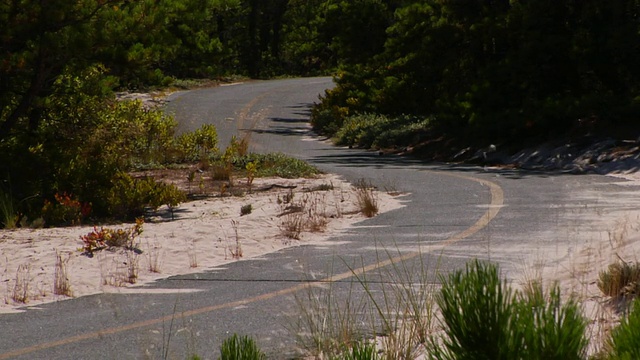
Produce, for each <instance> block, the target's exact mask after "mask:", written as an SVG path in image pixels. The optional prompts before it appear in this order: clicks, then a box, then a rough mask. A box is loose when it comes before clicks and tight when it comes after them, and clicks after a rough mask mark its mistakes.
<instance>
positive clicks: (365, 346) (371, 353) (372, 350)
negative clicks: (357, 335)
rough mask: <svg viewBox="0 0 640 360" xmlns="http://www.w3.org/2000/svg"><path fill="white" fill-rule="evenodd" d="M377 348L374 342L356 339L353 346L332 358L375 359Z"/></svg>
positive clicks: (376, 357) (337, 359)
mask: <svg viewBox="0 0 640 360" xmlns="http://www.w3.org/2000/svg"><path fill="white" fill-rule="evenodd" d="M377 359H378V350H377V349H376V345H375V343H371V342H368V341H358V342H356V343H355V344H353V346H352V347H351V348H350V349H349V350H347V351H345V352H343V353H342V354H340V355H339V356H337V357H335V358H333V360H377Z"/></svg>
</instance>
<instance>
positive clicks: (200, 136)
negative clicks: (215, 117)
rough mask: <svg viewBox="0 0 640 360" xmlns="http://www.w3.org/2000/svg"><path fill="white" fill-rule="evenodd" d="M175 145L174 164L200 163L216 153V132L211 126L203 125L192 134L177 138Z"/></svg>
mask: <svg viewBox="0 0 640 360" xmlns="http://www.w3.org/2000/svg"><path fill="white" fill-rule="evenodd" d="M175 143H176V152H177V157H176V159H174V160H175V161H176V162H191V161H202V160H203V159H208V158H209V157H211V156H213V155H214V154H216V153H217V152H218V132H217V130H216V127H215V126H214V125H213V124H204V125H202V127H200V128H199V129H197V130H195V131H193V132H189V133H184V134H182V135H180V136H178V137H177V138H176V140H175Z"/></svg>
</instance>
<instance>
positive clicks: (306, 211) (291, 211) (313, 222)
mask: <svg viewBox="0 0 640 360" xmlns="http://www.w3.org/2000/svg"><path fill="white" fill-rule="evenodd" d="M277 202H278V204H279V205H280V215H278V217H280V218H281V219H282V220H281V221H280V224H279V227H280V233H281V234H282V235H283V236H285V237H286V238H289V239H295V240H300V239H301V236H302V233H303V232H304V231H310V232H322V231H324V230H325V229H326V227H327V224H328V223H329V221H328V220H327V215H326V207H327V205H326V204H327V199H326V195H325V194H323V193H318V192H310V193H306V194H304V195H303V196H302V198H301V199H300V200H299V201H294V196H293V193H292V192H289V193H288V194H285V195H284V196H283V197H282V198H280V196H278V198H277Z"/></svg>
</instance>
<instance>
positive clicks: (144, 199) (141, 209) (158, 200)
mask: <svg viewBox="0 0 640 360" xmlns="http://www.w3.org/2000/svg"><path fill="white" fill-rule="evenodd" d="M105 198H106V205H107V207H108V209H109V214H110V215H111V216H113V217H115V218H117V219H124V220H127V219H129V220H131V219H135V218H137V217H141V216H144V215H145V211H146V210H147V209H151V210H156V209H157V208H159V207H160V206H162V205H167V206H169V207H175V206H178V205H179V204H180V203H181V202H184V201H185V200H186V195H185V194H184V193H183V192H182V191H180V190H179V189H178V188H176V187H175V185H172V184H165V183H161V182H157V181H155V180H154V179H151V178H143V179H135V178H132V177H131V176H130V175H128V174H126V173H120V174H118V175H117V176H116V177H115V179H114V181H113V186H112V187H111V188H110V189H109V190H108V193H107V196H106V197H105Z"/></svg>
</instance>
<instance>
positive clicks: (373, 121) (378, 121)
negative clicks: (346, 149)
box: [335, 114, 429, 148]
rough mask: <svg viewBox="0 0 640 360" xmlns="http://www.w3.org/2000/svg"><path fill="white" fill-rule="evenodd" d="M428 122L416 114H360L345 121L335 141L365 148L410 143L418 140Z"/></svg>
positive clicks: (339, 143)
mask: <svg viewBox="0 0 640 360" xmlns="http://www.w3.org/2000/svg"><path fill="white" fill-rule="evenodd" d="M428 124H429V120H428V119H427V120H424V119H421V118H417V117H415V116H394V117H390V116H386V115H379V114H359V115H354V116H351V117H349V118H347V119H346V120H345V121H344V124H343V125H342V127H341V128H340V129H339V130H338V131H337V133H336V136H335V141H336V143H337V144H338V145H350V146H359V147H363V148H372V147H384V148H386V147H393V146H403V145H409V144H411V143H413V142H416V136H417V135H419V134H420V133H421V132H422V131H424V129H425V128H426V127H427V126H428Z"/></svg>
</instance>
